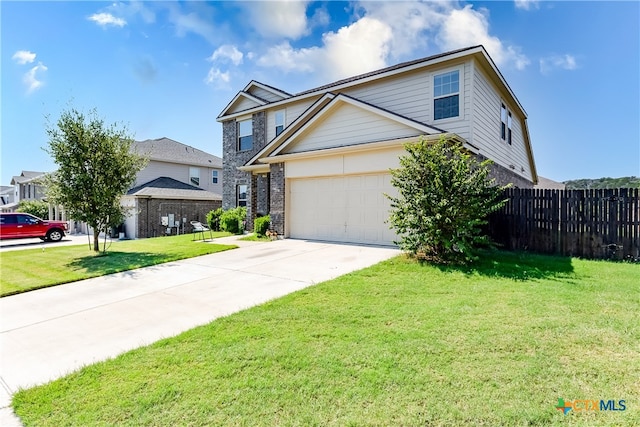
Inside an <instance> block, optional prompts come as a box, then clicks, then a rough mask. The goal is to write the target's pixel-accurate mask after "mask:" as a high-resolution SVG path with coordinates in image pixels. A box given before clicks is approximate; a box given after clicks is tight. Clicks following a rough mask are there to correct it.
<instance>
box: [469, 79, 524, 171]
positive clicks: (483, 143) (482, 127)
mask: <svg viewBox="0 0 640 427" xmlns="http://www.w3.org/2000/svg"><path fill="white" fill-rule="evenodd" d="M473 75H474V81H475V85H474V93H473V98H474V105H475V110H474V112H473V134H472V137H471V140H470V141H469V142H471V143H472V144H473V145H475V146H477V147H478V148H480V154H482V155H484V156H485V157H488V158H490V159H492V160H493V161H494V162H496V163H497V164H499V165H501V166H504V167H506V168H508V169H510V170H512V171H514V172H515V173H517V174H518V175H521V176H523V177H525V178H526V179H528V180H532V177H531V167H530V165H529V158H528V155H527V150H526V147H525V143H524V134H523V128H524V123H523V120H524V119H523V117H522V116H521V115H519V114H518V113H517V111H516V109H515V108H514V107H513V106H512V105H510V104H509V103H508V102H507V101H506V100H505V99H504V98H502V97H501V96H500V94H499V93H498V92H497V89H496V87H495V86H494V85H493V83H492V82H491V81H490V80H489V79H488V78H487V76H486V74H485V73H484V72H483V71H482V70H481V69H480V68H479V67H474V73H473ZM502 103H504V104H505V106H506V107H507V109H508V110H509V111H511V115H512V118H513V124H512V128H511V131H512V141H511V142H512V143H511V145H509V144H508V143H507V142H506V141H504V140H502V139H501V137H500V125H501V120H500V106H501V105H502ZM523 169H524V170H523Z"/></svg>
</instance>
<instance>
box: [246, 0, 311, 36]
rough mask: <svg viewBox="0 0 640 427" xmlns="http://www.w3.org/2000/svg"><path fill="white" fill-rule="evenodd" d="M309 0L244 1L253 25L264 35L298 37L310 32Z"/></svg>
mask: <svg viewBox="0 0 640 427" xmlns="http://www.w3.org/2000/svg"><path fill="white" fill-rule="evenodd" d="M307 3H308V2H307V1H300V0H287V1H259V2H247V3H242V4H243V5H245V11H246V12H247V13H248V14H249V17H250V20H251V26H252V27H253V28H255V29H256V30H257V31H258V33H259V34H260V35H261V36H263V37H268V38H278V37H286V38H288V39H292V40H295V39H298V38H300V37H302V36H304V35H307V34H308V33H309V28H308V22H307V13H306V12H307Z"/></svg>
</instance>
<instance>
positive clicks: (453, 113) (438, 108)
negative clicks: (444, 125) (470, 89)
mask: <svg viewBox="0 0 640 427" xmlns="http://www.w3.org/2000/svg"><path fill="white" fill-rule="evenodd" d="M458 115H459V104H458V95H453V96H447V97H446V98H440V99H436V100H434V101H433V118H434V120H439V119H446V118H448V117H457V116H458Z"/></svg>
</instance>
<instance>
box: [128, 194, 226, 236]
mask: <svg viewBox="0 0 640 427" xmlns="http://www.w3.org/2000/svg"><path fill="white" fill-rule="evenodd" d="M220 206H222V202H221V201H219V200H174V199H142V198H140V199H137V210H138V212H139V213H138V237H139V238H144V237H157V236H162V235H166V234H167V227H164V226H163V225H162V217H163V216H169V214H173V215H174V218H175V219H174V221H180V222H181V223H182V218H186V219H187V221H186V224H185V226H184V228H182V227H181V228H180V231H179V232H180V234H183V233H191V232H192V230H191V224H190V222H191V221H200V222H202V223H203V224H206V222H207V213H209V211H212V210H215V209H218V208H219V207H220ZM170 232H171V234H172V235H175V234H176V233H177V232H178V230H177V229H176V228H175V227H172V228H171V230H170ZM125 233H126V234H127V235H131V233H130V232H129V230H125Z"/></svg>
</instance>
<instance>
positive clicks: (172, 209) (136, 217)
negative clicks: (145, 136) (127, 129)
mask: <svg viewBox="0 0 640 427" xmlns="http://www.w3.org/2000/svg"><path fill="white" fill-rule="evenodd" d="M132 149H133V151H135V152H137V153H138V154H141V155H143V156H145V157H147V158H148V159H149V162H148V164H147V166H146V167H145V168H144V169H142V170H141V171H140V172H138V175H137V177H136V182H135V184H134V187H133V188H132V189H131V190H129V192H128V193H127V194H126V195H125V196H124V197H123V198H122V204H123V206H126V207H129V208H131V211H130V212H131V215H130V216H129V217H128V218H127V220H126V221H125V225H124V233H125V235H126V237H128V238H139V237H154V236H158V235H161V234H167V233H171V234H176V233H184V232H190V231H191V225H190V221H201V222H204V221H205V220H206V214H207V212H209V211H211V210H213V209H217V208H219V207H220V206H221V205H222V159H220V158H219V157H216V156H214V155H212V154H209V153H206V152H204V151H201V150H198V149H196V148H193V147H190V146H188V145H185V144H181V143H179V142H177V141H174V140H172V139H169V138H159V139H152V140H146V141H136V142H134V144H133V147H132Z"/></svg>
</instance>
